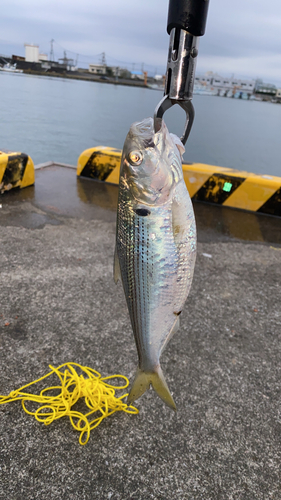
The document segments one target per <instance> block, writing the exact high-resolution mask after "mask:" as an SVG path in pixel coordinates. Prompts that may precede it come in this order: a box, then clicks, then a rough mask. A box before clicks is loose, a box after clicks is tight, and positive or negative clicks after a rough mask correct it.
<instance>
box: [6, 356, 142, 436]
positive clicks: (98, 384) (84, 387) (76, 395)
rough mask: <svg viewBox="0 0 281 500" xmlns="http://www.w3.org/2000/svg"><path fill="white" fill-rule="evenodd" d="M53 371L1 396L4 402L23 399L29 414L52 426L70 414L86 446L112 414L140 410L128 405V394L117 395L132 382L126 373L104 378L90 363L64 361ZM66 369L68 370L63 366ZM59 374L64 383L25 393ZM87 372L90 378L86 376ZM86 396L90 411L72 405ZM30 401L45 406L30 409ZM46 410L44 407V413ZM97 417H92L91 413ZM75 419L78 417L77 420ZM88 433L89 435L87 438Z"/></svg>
mask: <svg viewBox="0 0 281 500" xmlns="http://www.w3.org/2000/svg"><path fill="white" fill-rule="evenodd" d="M49 367H50V368H51V371H50V372H49V373H47V374H46V375H44V376H43V377H41V378H38V379H37V380H34V382H30V383H29V384H26V385H24V386H23V387H21V388H20V389H18V390H16V391H12V392H10V394H9V396H1V395H0V404H5V403H10V402H11V401H17V400H21V403H22V407H23V409H24V411H25V412H26V413H28V414H29V415H34V417H35V418H36V420H37V421H38V422H43V423H44V424H45V425H50V424H51V423H52V422H53V421H54V420H57V419H58V418H61V417H69V419H70V422H71V424H72V426H73V427H74V429H75V430H77V431H79V432H80V438H79V443H80V444H82V445H84V444H86V443H87V442H88V440H89V437H90V432H91V430H92V429H94V428H95V427H97V426H98V425H99V424H100V423H101V422H102V420H103V419H104V418H106V417H108V416H109V415H112V414H113V413H115V412H116V411H125V412H126V413H132V414H137V413H138V412H139V411H138V410H137V408H135V407H134V406H128V405H126V403H124V402H123V399H124V398H125V397H126V396H128V394H124V395H123V396H120V397H119V398H117V397H115V390H116V389H126V387H128V385H129V380H128V379H127V378H126V377H125V376H124V375H111V376H109V377H103V378H102V377H101V375H100V373H99V372H97V371H96V370H93V369H92V368H89V367H87V366H81V365H79V364H78V363H64V364H63V365H60V366H59V367H58V368H54V367H53V366H51V365H49ZM64 367H65V368H66V369H65V371H64V372H62V371H61V369H62V368H64ZM74 367H78V368H79V369H80V370H81V371H82V374H81V375H79V374H78V373H77V371H76V370H75V368H74ZM53 373H55V374H56V375H57V376H58V377H59V379H60V382H61V385H57V386H52V387H47V388H46V389H43V390H42V391H41V392H40V394H39V395H37V394H30V393H28V392H23V389H25V388H26V387H29V386H31V385H33V384H36V383H37V382H40V381H41V380H43V379H45V378H47V377H49V376H50V375H52V374H53ZM84 375H86V378H85V376H84ZM116 378H121V379H124V380H125V384H124V385H121V386H114V385H110V384H108V383H107V382H106V381H107V380H110V379H116ZM51 390H52V391H53V390H59V394H57V395H56V396H47V395H46V392H47V391H51ZM82 397H84V398H85V403H86V405H87V407H88V408H89V409H90V410H91V411H89V412H88V413H86V414H83V413H80V412H79V411H74V410H72V409H71V408H72V407H73V405H75V403H77V401H78V400H79V399H80V398H82ZM26 401H34V402H35V403H39V404H40V405H41V406H40V407H39V408H38V409H37V410H36V411H34V412H33V411H29V410H27V408H26V406H25V402H26ZM42 410H44V411H43V412H42ZM96 412H99V415H98V416H95V418H94V419H93V420H90V419H89V417H90V416H94V414H95V413H96ZM74 419H75V420H76V419H78V420H77V421H76V423H75V422H74ZM84 434H86V437H84Z"/></svg>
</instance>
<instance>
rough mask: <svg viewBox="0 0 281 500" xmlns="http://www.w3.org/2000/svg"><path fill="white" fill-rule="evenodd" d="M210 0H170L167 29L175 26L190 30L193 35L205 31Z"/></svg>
mask: <svg viewBox="0 0 281 500" xmlns="http://www.w3.org/2000/svg"><path fill="white" fill-rule="evenodd" d="M208 7H209V0H170V3H169V12H168V25H167V31H168V34H170V32H171V30H172V29H173V28H180V29H183V30H185V31H188V32H189V33H190V34H191V35H193V36H202V35H204V33H205V28H206V21H207V14H208Z"/></svg>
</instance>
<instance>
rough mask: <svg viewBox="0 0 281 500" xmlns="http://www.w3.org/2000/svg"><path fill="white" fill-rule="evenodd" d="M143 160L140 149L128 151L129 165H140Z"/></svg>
mask: <svg viewBox="0 0 281 500" xmlns="http://www.w3.org/2000/svg"><path fill="white" fill-rule="evenodd" d="M142 160H143V156H142V153H141V152H140V151H131V152H130V153H129V162H130V163H131V165H140V164H141V162H142Z"/></svg>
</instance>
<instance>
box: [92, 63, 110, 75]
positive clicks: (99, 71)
mask: <svg viewBox="0 0 281 500" xmlns="http://www.w3.org/2000/svg"><path fill="white" fill-rule="evenodd" d="M89 73H94V74H95V75H105V74H106V66H105V65H104V64H89Z"/></svg>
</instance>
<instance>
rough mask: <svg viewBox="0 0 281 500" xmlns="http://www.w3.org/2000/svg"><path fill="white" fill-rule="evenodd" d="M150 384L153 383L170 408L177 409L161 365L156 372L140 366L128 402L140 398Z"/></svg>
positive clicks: (157, 392)
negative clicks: (145, 369) (144, 369)
mask: <svg viewBox="0 0 281 500" xmlns="http://www.w3.org/2000/svg"><path fill="white" fill-rule="evenodd" d="M150 385H152V387H153V389H154V390H155V392H156V394H158V396H159V397H160V398H161V399H162V401H164V403H165V404H166V405H167V406H169V408H172V410H176V409H177V408H176V405H175V402H174V400H173V397H172V395H171V393H170V391H169V388H168V386H167V383H166V380H165V378H164V375H163V372H162V370H161V367H160V365H159V366H158V368H157V370H156V371H155V372H145V371H143V370H141V369H140V368H138V370H137V373H136V376H135V380H134V382H133V386H132V388H131V390H130V394H129V396H128V398H127V404H131V403H133V402H134V401H135V400H136V399H138V398H140V397H141V396H142V395H143V394H144V393H145V391H147V389H149V387H150Z"/></svg>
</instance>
